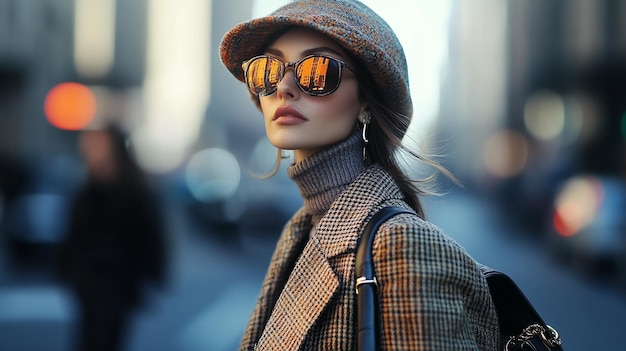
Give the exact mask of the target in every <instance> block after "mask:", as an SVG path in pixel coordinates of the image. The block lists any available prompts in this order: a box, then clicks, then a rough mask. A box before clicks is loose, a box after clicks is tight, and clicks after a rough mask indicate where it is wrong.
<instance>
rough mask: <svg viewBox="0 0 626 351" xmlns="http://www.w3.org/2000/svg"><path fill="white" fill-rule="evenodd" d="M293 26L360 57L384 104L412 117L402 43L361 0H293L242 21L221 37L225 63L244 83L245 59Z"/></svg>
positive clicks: (260, 51) (221, 55)
mask: <svg viewBox="0 0 626 351" xmlns="http://www.w3.org/2000/svg"><path fill="white" fill-rule="evenodd" d="M292 26H298V27H304V28H308V29H312V30H315V31H317V32H320V33H323V34H325V35H327V36H328V37H330V38H331V39H333V40H335V41H336V42H337V43H338V44H339V45H341V46H342V47H343V48H344V49H345V50H347V51H348V52H350V53H352V54H353V55H354V56H356V57H358V58H359V59H360V60H361V61H362V63H363V64H364V65H365V68H366V69H367V71H368V72H369V73H370V74H371V75H372V78H373V81H374V82H376V83H377V86H378V90H379V93H380V94H381V96H380V97H381V100H382V102H383V103H384V104H385V106H387V107H388V108H390V109H391V110H392V111H394V112H396V113H400V114H403V115H405V116H408V117H411V115H412V114H413V104H412V102H411V94H410V92H409V75H408V69H407V63H406V57H405V55H404V50H403V48H402V45H401V44H400V41H399V40H398V38H397V37H396V35H395V33H394V32H393V30H392V29H391V27H390V26H389V24H387V22H385V21H384V20H383V19H382V18H381V17H380V16H378V15H377V14H376V13H375V12H374V11H372V10H371V9H370V8H369V7H367V6H365V5H364V4H363V3H361V2H360V1H356V0H301V1H294V2H290V3H288V4H287V5H285V6H283V7H281V8H279V9H278V10H276V11H275V12H273V13H272V14H270V15H269V16H266V17H261V18H257V19H253V20H250V21H247V22H243V23H240V24H238V25H237V26H235V27H234V28H232V29H231V30H230V31H229V32H227V33H226V35H225V36H224V38H223V39H222V42H221V45H220V57H221V59H222V62H223V63H224V65H225V66H226V68H228V70H229V71H230V72H231V73H232V74H233V75H234V76H235V77H236V78H237V79H239V80H240V81H242V82H243V81H244V76H243V75H244V72H243V69H242V68H241V64H242V63H243V62H244V61H246V60H248V59H250V58H252V57H254V56H256V55H260V54H261V53H262V52H263V50H264V49H265V48H266V47H267V46H268V45H269V44H271V42H272V41H273V40H275V39H276V36H277V34H278V33H282V31H284V30H285V29H286V28H289V27H292Z"/></svg>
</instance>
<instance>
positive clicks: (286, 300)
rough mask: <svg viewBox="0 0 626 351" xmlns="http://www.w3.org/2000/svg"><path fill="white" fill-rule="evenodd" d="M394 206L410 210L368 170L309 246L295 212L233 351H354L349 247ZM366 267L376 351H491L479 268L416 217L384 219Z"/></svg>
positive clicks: (302, 217) (489, 315) (301, 217)
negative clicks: (375, 313)
mask: <svg viewBox="0 0 626 351" xmlns="http://www.w3.org/2000/svg"><path fill="white" fill-rule="evenodd" d="M392 205H393V206H403V207H406V208H408V206H407V204H406V203H405V202H404V201H403V197H402V194H401V192H400V190H399V188H398V187H397V185H396V184H395V182H394V181H393V179H392V177H391V176H390V175H389V174H388V173H387V172H386V171H384V170H383V169H382V168H380V167H379V166H377V165H373V166H371V167H370V168H368V169H367V170H365V171H364V172H363V173H362V174H361V175H359V177H358V178H357V179H356V180H355V181H354V182H353V183H352V184H350V185H349V186H348V187H347V188H346V189H345V191H344V192H342V193H341V194H340V195H339V196H338V197H337V199H336V200H335V201H334V202H333V203H332V205H331V207H330V209H329V210H328V212H327V213H326V214H325V215H324V216H323V217H322V219H321V221H320V223H319V226H318V228H317V230H316V231H315V232H314V233H313V235H312V236H311V237H310V239H309V238H308V237H309V232H310V229H311V215H310V214H308V213H307V212H306V211H305V209H304V208H302V209H300V210H299V211H298V212H297V213H296V214H295V215H294V217H293V218H292V219H291V220H290V221H289V222H288V223H287V224H286V226H285V228H284V230H283V233H282V235H281V237H280V239H279V241H278V243H277V246H276V249H275V252H274V254H273V256H272V259H271V261H270V265H269V268H268V272H267V275H266V277H265V280H264V283H263V285H262V288H261V292H260V295H259V300H258V303H257V305H256V307H255V309H254V311H253V313H252V316H251V318H250V321H249V324H248V327H247V329H246V332H245V334H244V336H243V340H242V343H241V346H240V350H253V349H255V348H256V350H262V351H266V350H272V351H280V350H285V351H286V350H291V351H292V350H319V351H322V350H323V351H329V350H344V351H345V350H355V348H356V338H355V336H356V310H355V307H356V293H355V283H354V281H355V272H354V265H355V253H356V245H357V241H358V239H359V236H360V233H361V231H362V229H363V228H364V226H365V224H366V223H367V221H368V220H369V218H370V217H371V216H372V214H373V213H375V212H376V211H378V210H379V209H380V208H382V207H383V206H392ZM307 239H308V241H307ZM305 242H306V245H305V246H304V249H303V250H302V251H301V250H300V249H299V247H301V245H302V244H304V243H305ZM373 260H374V267H375V271H376V276H377V279H378V281H379V284H380V294H379V306H380V310H381V313H380V318H381V320H380V323H381V324H380V325H381V326H382V335H381V342H382V349H384V350H404V351H406V350H496V349H497V345H498V338H499V335H498V324H497V316H496V312H495V309H494V306H493V303H492V300H491V296H490V294H489V288H488V286H487V283H486V281H485V279H484V276H483V274H482V272H481V267H480V265H479V264H478V263H477V262H475V261H474V260H473V259H472V258H471V257H470V256H469V255H468V254H467V253H466V252H465V251H464V250H463V248H461V247H460V246H459V245H458V244H457V243H456V242H455V241H453V240H452V239H450V238H449V237H447V236H445V235H444V234H443V233H442V232H441V231H440V230H439V229H438V228H437V227H436V226H434V225H433V224H431V223H429V222H426V221H424V220H422V219H420V218H419V217H418V216H417V215H416V214H402V215H398V216H396V217H394V218H392V219H391V220H389V221H387V222H386V223H384V224H383V225H382V226H381V227H380V229H379V230H378V232H377V234H376V237H375V241H374V247H373ZM294 261H295V264H294V265H292V264H290V263H289V262H294Z"/></svg>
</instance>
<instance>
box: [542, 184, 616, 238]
mask: <svg viewBox="0 0 626 351" xmlns="http://www.w3.org/2000/svg"><path fill="white" fill-rule="evenodd" d="M603 198H604V192H603V188H602V184H601V183H600V181H598V179H596V178H594V177H577V178H573V179H571V180H569V181H568V182H567V183H565V185H564V186H563V188H562V189H561V191H560V192H559V194H558V196H557V198H556V203H555V213H554V218H553V225H554V229H555V230H556V232H557V233H558V234H559V235H562V236H572V235H575V234H577V233H578V232H580V231H581V230H582V229H584V228H585V227H587V226H588V225H589V224H591V223H592V222H593V220H594V218H595V217H596V214H597V213H598V209H599V208H600V205H601V204H602V200H603Z"/></svg>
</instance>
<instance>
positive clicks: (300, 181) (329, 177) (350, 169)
mask: <svg viewBox="0 0 626 351" xmlns="http://www.w3.org/2000/svg"><path fill="white" fill-rule="evenodd" d="M362 150H363V143H362V141H361V136H360V134H359V133H353V134H352V135H350V136H349V137H348V138H347V139H346V140H344V141H342V142H340V143H338V144H336V145H333V146H331V147H329V148H328V149H325V150H323V151H321V152H319V153H317V154H314V155H312V156H310V157H307V158H306V159H304V160H302V161H300V162H297V163H295V164H292V165H291V166H289V168H288V169H287V173H288V175H289V177H290V178H291V179H292V180H293V181H294V182H295V183H296V185H297V186H298V189H299V190H300V194H301V195H302V197H303V199H304V208H305V210H306V212H308V213H309V214H311V215H312V216H313V221H314V223H316V222H317V221H319V219H320V218H321V217H322V216H323V215H324V214H325V213H326V212H327V211H328V209H329V208H330V205H331V204H332V203H333V201H334V200H335V199H336V198H337V196H338V195H339V194H340V193H341V192H342V191H343V190H344V189H345V188H346V187H347V186H348V185H349V184H350V183H352V182H353V181H354V180H355V179H356V178H357V177H358V176H359V175H360V174H361V173H362V172H363V171H364V170H365V167H364V166H363V159H362V155H363V154H362V152H363V151H362Z"/></svg>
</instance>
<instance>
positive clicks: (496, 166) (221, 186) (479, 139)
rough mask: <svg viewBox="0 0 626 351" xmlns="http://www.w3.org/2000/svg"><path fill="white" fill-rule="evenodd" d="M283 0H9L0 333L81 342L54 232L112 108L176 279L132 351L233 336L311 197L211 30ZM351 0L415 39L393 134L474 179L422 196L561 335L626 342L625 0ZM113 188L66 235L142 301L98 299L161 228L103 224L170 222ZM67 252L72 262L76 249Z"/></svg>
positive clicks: (206, 345)
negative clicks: (405, 110)
mask: <svg viewBox="0 0 626 351" xmlns="http://www.w3.org/2000/svg"><path fill="white" fill-rule="evenodd" d="M289 1H290V0H238V1H223V0H216V1H211V0H206V1H205V0H200V1H182V2H176V1H158V0H136V1H121V0H114V1H113V0H32V1H20V0H0V351H40V350H45V351H72V350H74V349H75V348H74V344H75V342H76V340H77V339H78V335H79V333H78V331H77V325H78V324H79V321H78V319H79V318H78V315H79V313H78V311H79V310H80V309H79V306H84V305H86V304H83V305H81V304H77V303H75V300H74V295H72V294H71V291H72V290H71V289H70V287H69V286H66V285H63V284H61V279H60V277H59V276H60V274H59V271H60V269H59V267H58V266H57V263H58V260H57V259H58V257H59V256H63V257H67V255H60V254H59V251H60V249H59V246H61V244H63V242H64V239H66V238H68V237H70V235H67V233H68V232H69V231H68V230H67V229H68V228H67V227H68V223H66V222H70V221H69V219H71V218H74V217H73V216H70V210H71V209H72V207H71V205H72V204H73V203H72V200H73V199H74V195H76V194H77V192H78V190H80V189H81V188H80V187H81V185H83V184H84V181H85V180H88V178H89V175H90V170H89V167H88V166H89V165H88V163H89V162H86V161H87V160H86V159H85V158H84V156H85V152H84V150H83V149H81V147H80V145H81V135H84V134H85V132H88V131H98V130H103V129H105V128H106V127H113V126H115V127H116V129H117V128H119V131H120V132H122V133H121V134H123V137H122V135H120V138H119V139H120V140H118V142H119V143H118V145H120V146H122V147H119V151H123V153H124V154H125V155H126V158H127V159H129V160H130V161H132V162H131V163H132V164H135V165H136V166H138V168H140V170H141V172H137V173H144V172H145V175H146V177H145V178H143V177H139V178H141V180H149V181H150V182H149V183H150V184H146V186H148V185H155V189H156V190H158V193H159V195H161V198H160V200H163V201H161V202H160V203H158V205H162V207H163V210H164V211H163V213H164V216H163V217H165V218H163V219H164V223H163V224H165V228H164V229H166V230H165V232H166V234H167V245H166V246H167V255H165V256H166V258H167V260H166V262H167V265H166V266H167V274H166V277H167V279H165V282H164V283H163V286H151V287H150V288H149V289H148V291H147V296H148V299H147V300H146V301H141V303H142V304H141V305H140V309H139V311H138V312H137V313H136V314H135V315H134V318H133V319H132V321H131V323H130V326H129V328H128V330H127V331H126V333H127V335H126V338H125V340H126V344H127V351H200V350H202V351H206V350H210V351H222V350H235V349H236V348H237V346H238V344H239V340H240V338H241V336H242V334H243V331H244V330H243V329H244V328H245V326H246V324H247V320H248V316H249V315H250V313H251V310H252V308H253V306H254V304H255V300H256V296H257V294H258V291H259V289H260V284H261V282H262V279H263V276H264V274H265V270H266V268H267V265H268V262H269V259H270V255H271V253H272V251H273V248H274V245H275V242H276V239H277V238H278V235H279V233H280V229H281V227H282V225H283V224H284V223H285V221H286V220H287V219H288V218H289V217H290V216H291V215H292V214H293V213H294V211H295V210H296V209H297V208H298V207H299V206H300V205H301V203H302V198H301V196H300V194H299V192H298V189H296V187H295V185H294V184H293V182H292V181H291V180H290V179H288V176H287V172H286V170H285V168H286V167H287V165H288V164H289V161H287V160H283V156H285V157H288V156H289V155H288V152H287V153H286V154H283V152H282V151H280V150H279V153H278V155H277V153H276V151H277V150H276V148H275V147H274V146H273V145H272V144H271V143H270V142H269V140H268V138H267V136H266V132H265V128H264V123H263V119H262V115H261V113H260V111H259V110H258V108H257V107H256V105H255V104H254V103H253V102H251V101H250V99H249V94H248V92H247V91H246V87H245V85H244V84H242V83H241V82H240V81H238V80H237V79H234V78H233V77H232V74H231V72H229V71H228V70H227V69H226V68H225V66H224V65H223V64H222V62H221V59H220V55H219V48H220V42H221V40H222V38H223V37H224V34H225V33H226V32H227V31H228V30H229V29H231V28H232V27H233V26H235V25H236V24H237V23H240V22H242V21H245V20H248V19H250V18H252V17H257V16H261V15H266V14H268V13H269V12H270V11H272V10H274V9H276V8H277V7H278V6H280V5H282V4H285V3H288V2H289ZM363 2H364V3H365V4H367V5H368V6H371V7H372V9H374V10H375V11H376V12H378V13H380V15H381V17H383V18H384V19H385V20H386V21H387V22H388V23H389V25H390V26H391V27H392V29H394V31H395V32H397V35H398V38H399V40H400V42H401V43H402V45H403V48H404V51H405V52H406V59H407V60H406V61H407V65H408V69H409V72H410V73H409V77H410V80H411V82H410V86H411V89H410V90H411V99H412V101H413V117H412V120H411V123H410V125H409V127H408V131H407V134H406V135H405V138H404V140H403V142H405V143H406V144H407V145H408V146H411V147H412V146H414V145H413V144H415V146H416V148H415V149H416V150H417V152H418V153H419V155H420V156H426V157H432V159H433V160H434V161H436V162H441V164H442V165H443V166H445V167H446V169H448V170H450V172H451V173H452V174H454V175H455V176H456V177H457V178H458V179H460V180H461V182H462V183H463V184H465V185H467V187H466V188H465V189H466V190H461V189H459V188H454V190H453V191H452V192H451V193H450V194H449V195H446V196H443V197H439V198H425V199H424V202H425V208H426V214H427V217H428V219H430V220H431V221H432V222H434V223H435V224H437V225H438V226H440V227H441V228H442V229H443V230H444V231H445V232H446V233H447V234H448V235H450V236H451V237H453V238H454V239H456V240H457V241H459V242H460V243H461V244H462V245H463V246H464V247H466V248H467V250H468V252H469V253H470V254H471V255H472V256H473V257H474V258H475V259H476V260H478V261H480V262H481V263H483V264H485V265H488V266H490V267H492V268H495V269H498V270H501V271H503V272H505V273H507V274H508V275H510V276H511V277H512V278H513V279H514V280H515V282H516V283H517V284H518V285H519V286H520V287H521V288H522V290H523V291H524V292H525V293H526V295H527V297H528V298H529V299H530V301H531V302H532V303H533V304H534V305H535V307H536V309H537V310H538V311H539V313H540V314H541V315H542V316H543V318H544V319H545V321H546V322H547V323H548V324H550V325H552V326H553V327H554V328H556V329H557V330H558V332H559V333H560V334H561V337H562V339H563V340H564V349H565V350H566V351H589V350H593V351H595V350H626V346H625V342H624V341H623V340H622V339H623V336H624V335H626V288H625V287H626V216H624V213H626V98H625V97H626V25H625V24H626V1H619V0H594V1H587V0H553V1H545V0H508V1H492V0H472V1H454V0H437V1H431V0H410V1H409V0H363ZM409 3H410V11H407V4H409ZM122 139H123V140H122ZM102 145H105V146H102ZM106 145H107V143H106V142H105V143H104V144H100V146H96V147H91V148H88V149H90V150H91V151H92V152H93V151H95V154H98V153H99V151H103V150H107V147H106ZM122 149H123V150H122ZM283 151H284V150H283ZM277 156H278V160H277ZM105 159H106V157H105ZM402 161H404V160H402ZM401 163H402V162H401ZM406 166H407V167H408V168H407V171H410V173H412V174H411V175H410V176H413V175H416V176H417V177H419V178H422V176H425V177H428V176H429V175H431V172H430V171H431V169H428V168H429V166H428V165H425V164H412V163H407V164H406ZM275 168H279V172H278V173H276V175H275V176H273V177H269V178H268V179H261V178H263V175H269V174H271V173H272V170H274V169H275ZM413 172H414V174H413ZM436 177H437V178H438V177H439V175H436ZM443 185H444V186H447V185H446V184H443ZM106 193H107V192H103V193H102V194H104V195H110V194H106ZM117 193H118V195H119V194H121V195H128V194H129V193H130V192H129V191H128V188H126V189H123V191H118V192H117ZM120 198H121V199H122V200H121V201H119V202H115V203H116V204H115V205H111V206H110V207H108V209H107V210H103V209H102V208H101V207H98V206H99V205H101V204H102V203H104V201H93V204H96V205H98V206H94V207H93V209H92V212H91V215H93V216H94V217H96V218H99V216H98V215H103V217H102V218H105V219H101V220H100V219H99V220H93V219H92V218H93V217H90V218H91V219H87V220H85V221H84V223H87V224H89V225H92V226H93V227H95V228H96V229H97V230H99V231H101V232H104V233H105V235H102V236H101V239H103V241H100V242H94V241H91V246H88V248H90V249H93V250H83V249H82V248H83V246H81V245H78V246H74V248H76V247H77V248H78V249H76V250H74V251H73V252H74V253H78V254H79V256H80V255H82V256H83V258H85V257H86V258H87V259H86V260H87V261H89V259H91V258H92V256H95V257H93V261H98V260H99V259H100V261H98V263H99V265H98V267H99V268H103V267H104V268H105V269H104V270H108V269H109V268H111V267H114V268H115V269H116V270H114V274H109V275H108V276H107V277H109V278H110V277H115V278H114V279H109V280H108V281H107V283H110V284H109V285H106V284H103V285H99V286H98V287H97V288H94V289H91V290H89V292H90V293H95V294H94V295H98V298H100V299H98V300H97V301H98V302H99V303H96V304H91V305H90V307H94V306H95V309H96V310H98V311H97V312H99V313H101V315H107V314H116V313H117V314H116V316H118V317H119V316H121V317H120V320H124V319H123V317H124V316H125V314H124V312H126V307H127V306H130V305H132V303H130V302H129V303H128V305H125V304H124V303H126V302H125V301H124V302H123V303H120V304H117V305H115V304H114V305H115V306H117V307H119V309H108V308H103V307H102V306H105V304H103V303H100V302H102V298H104V299H105V300H108V302H111V301H110V300H115V298H116V297H119V296H121V295H123V294H118V295H115V294H114V293H112V292H111V291H112V289H110V287H111V286H112V285H115V283H119V282H120V281H124V280H123V279H119V275H120V273H124V274H129V273H130V274H132V273H134V272H136V271H139V269H137V270H134V268H135V267H136V266H137V265H139V266H143V267H142V268H146V267H148V268H155V269H154V270H153V271H151V273H155V271H156V270H157V269H156V266H159V267H160V265H158V264H149V263H146V262H147V261H149V260H141V259H137V257H138V256H142V257H143V256H146V255H147V256H150V255H149V254H148V253H149V252H156V251H157V250H154V251H151V250H149V249H147V247H146V246H143V243H153V242H156V241H152V240H147V239H140V240H135V241H134V243H135V245H133V250H130V249H129V250H126V249H120V247H122V246H120V245H118V246H116V245H114V244H111V243H112V242H114V241H115V240H117V242H118V243H119V242H124V243H126V242H127V241H129V240H125V239H128V238H132V237H134V236H133V235H126V234H122V231H120V230H111V231H107V230H106V229H103V228H104V227H107V226H108V225H109V224H111V223H112V222H114V221H113V220H111V219H110V218H111V217H113V218H115V215H116V214H119V213H121V212H122V210H120V209H122V208H123V209H125V210H126V214H130V215H128V216H127V217H126V218H127V219H128V218H130V219H131V221H132V220H135V219H137V218H139V217H142V218H143V219H144V220H145V219H147V221H145V222H143V223H144V224H141V225H137V226H136V227H134V228H138V227H139V228H142V229H143V228H145V226H146V225H148V226H152V224H154V225H155V227H158V229H161V226H159V224H160V223H158V222H160V221H157V220H155V221H154V222H153V221H152V219H161V216H158V215H144V216H140V215H138V213H153V212H148V210H146V211H140V210H141V207H138V206H135V205H134V202H130V201H127V200H128V199H129V197H126V198H124V196H121V197H120ZM135 199H136V198H135ZM144 199H150V200H148V201H145V202H143V203H142V204H144V205H146V204H148V205H157V202H158V201H154V203H152V201H151V200H152V198H151V197H148V196H146V197H145V198H144ZM113 203H114V202H113V200H111V202H110V203H109V204H113ZM131 203H132V205H131ZM75 207H77V208H80V209H83V208H87V206H75ZM146 208H151V206H146ZM111 214H112V215H113V216H110V217H104V215H111ZM118 219H119V218H118ZM146 223H147V224H146ZM158 231H159V230H154V231H150V230H145V232H158ZM77 232H78V231H77ZM129 232H131V233H139V232H141V233H143V232H144V231H143V230H135V229H132V228H131V229H129ZM124 233H126V232H124ZM109 234H114V235H109ZM143 234H145V233H143ZM148 234H150V233H148ZM111 237H114V238H115V239H111V240H109V239H110V238H111ZM88 238H89V239H86V241H90V240H92V239H93V236H88ZM79 241H80V240H79ZM103 243H104V244H103ZM137 243H139V244H137ZM154 246H155V247H156V246H158V245H154ZM123 247H124V248H127V246H123ZM111 248H113V249H111ZM106 249H109V250H108V251H107V250H106ZM153 249H154V248H153ZM93 252H96V253H99V254H100V255H98V254H96V255H91V253H93ZM103 252H104V254H103ZM156 256H158V255H157V254H154V255H152V256H151V257H152V258H155V257H156ZM120 257H125V258H126V260H122V259H120ZM159 257H160V256H159ZM150 261H151V262H156V261H158V260H150ZM76 262H84V261H80V260H79V261H72V264H68V265H66V266H67V267H71V268H77V269H76V271H81V270H82V269H83V268H85V267H86V266H88V265H83V264H76ZM102 262H107V263H105V264H102ZM159 262H161V261H159ZM85 270H87V268H85ZM146 271H147V270H144V271H143V272H144V273H145V272H146ZM108 272H109V273H110V272H111V271H110V270H109V271H108ZM81 273H82V274H76V275H74V276H73V277H76V276H80V277H83V278H87V280H89V279H92V278H93V277H98V278H102V275H98V274H92V272H88V273H85V272H81ZM100 273H101V272H100ZM157 275H159V274H154V276H157ZM145 276H147V274H145V275H144V276H143V277H145ZM66 278H67V276H66ZM92 280H93V279H92ZM157 280H158V279H157ZM66 281H67V279H66ZM102 281H104V280H101V281H99V282H102ZM134 281H139V280H134ZM125 282H127V281H125ZM75 285H77V284H75ZM102 286H105V288H102ZM135 286H136V285H135ZM135 286H133V287H135ZM120 290H121V289H120ZM76 291H78V289H76ZM103 292H105V293H103ZM116 292H118V293H119V291H116ZM125 292H127V291H125ZM133 292H136V290H133ZM128 295H131V294H127V296H128ZM136 296H141V294H136ZM85 300H87V299H83V302H84V301H85ZM139 300H141V299H139ZM89 302H91V300H90V301H89ZM114 302H115V301H114ZM106 306H110V305H106ZM120 306H121V307H120ZM109 312H111V313H109ZM114 322H115V321H114ZM111 324H112V325H123V324H124V323H111ZM110 339H115V338H110ZM88 349H90V348H88Z"/></svg>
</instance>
